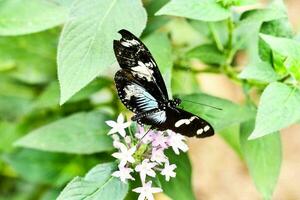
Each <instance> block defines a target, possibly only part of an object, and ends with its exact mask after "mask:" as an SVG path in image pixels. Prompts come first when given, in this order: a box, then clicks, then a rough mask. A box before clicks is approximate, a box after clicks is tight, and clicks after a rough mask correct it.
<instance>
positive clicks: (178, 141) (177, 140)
mask: <svg viewBox="0 0 300 200" xmlns="http://www.w3.org/2000/svg"><path fill="white" fill-rule="evenodd" d="M167 132H168V135H169V137H168V144H169V145H170V146H171V147H172V149H173V151H174V152H175V153H176V154H177V155H178V154H179V150H181V151H183V152H186V151H187V150H188V149H189V148H188V146H187V145H186V144H185V137H184V136H182V135H180V134H178V133H175V132H173V131H170V130H168V131H167Z"/></svg>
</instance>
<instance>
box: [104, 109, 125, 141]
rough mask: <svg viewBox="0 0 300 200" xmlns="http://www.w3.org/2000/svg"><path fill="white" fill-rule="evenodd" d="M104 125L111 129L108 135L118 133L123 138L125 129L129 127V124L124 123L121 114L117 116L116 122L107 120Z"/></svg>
mask: <svg viewBox="0 0 300 200" xmlns="http://www.w3.org/2000/svg"><path fill="white" fill-rule="evenodd" d="M105 123H106V124H107V125H108V126H110V127H112V129H111V130H110V131H109V132H108V135H111V134H114V133H120V135H121V136H122V137H125V135H126V132H125V128H127V127H129V126H130V122H124V116H123V115H122V114H121V113H120V114H119V116H118V119H117V122H115V121H112V120H108V121H106V122H105Z"/></svg>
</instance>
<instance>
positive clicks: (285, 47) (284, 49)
mask: <svg viewBox="0 0 300 200" xmlns="http://www.w3.org/2000/svg"><path fill="white" fill-rule="evenodd" d="M260 36H261V37H262V39H263V40H264V41H265V42H266V43H268V45H269V46H270V47H271V49H272V50H273V51H274V53H273V55H274V56H273V57H274V58H273V59H274V60H275V61H274V62H276V61H277V62H276V63H275V64H276V65H275V66H276V67H277V68H278V70H279V71H283V72H288V73H290V74H291V75H292V76H293V77H294V78H295V79H297V80H300V70H299V68H300V57H299V56H300V43H299V42H298V41H297V40H294V39H287V38H281V37H274V36H270V35H265V34H260ZM276 55H277V56H276ZM280 58H281V59H280ZM276 59H277V60H276ZM278 60H280V61H281V62H279V63H278ZM278 64H279V65H278ZM281 68H283V69H281ZM280 69H281V70H280Z"/></svg>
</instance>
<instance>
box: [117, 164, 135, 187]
mask: <svg viewBox="0 0 300 200" xmlns="http://www.w3.org/2000/svg"><path fill="white" fill-rule="evenodd" d="M131 172H133V169H131V168H126V167H122V166H121V167H119V171H115V172H114V173H112V176H114V177H119V178H120V179H121V181H122V182H123V183H125V182H126V180H128V179H131V180H134V178H133V177H132V176H131V174H130V173H131Z"/></svg>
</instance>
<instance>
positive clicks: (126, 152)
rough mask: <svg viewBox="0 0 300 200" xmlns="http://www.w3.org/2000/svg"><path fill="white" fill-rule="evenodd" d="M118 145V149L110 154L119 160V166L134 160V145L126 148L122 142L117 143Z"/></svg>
mask: <svg viewBox="0 0 300 200" xmlns="http://www.w3.org/2000/svg"><path fill="white" fill-rule="evenodd" d="M118 147H119V149H120V151H119V152H116V153H113V154H112V156H113V157H115V158H118V159H119V160H120V165H119V166H125V165H126V163H127V162H130V163H134V161H135V160H134V158H133V156H132V155H133V154H134V152H135V151H136V147H135V146H133V147H131V148H130V149H127V147H126V146H125V145H124V144H123V143H118Z"/></svg>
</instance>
